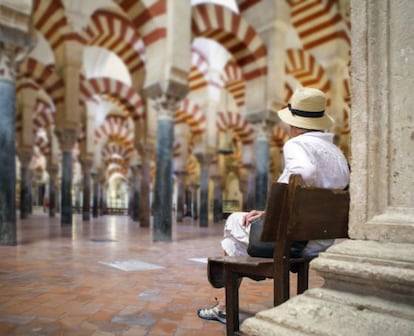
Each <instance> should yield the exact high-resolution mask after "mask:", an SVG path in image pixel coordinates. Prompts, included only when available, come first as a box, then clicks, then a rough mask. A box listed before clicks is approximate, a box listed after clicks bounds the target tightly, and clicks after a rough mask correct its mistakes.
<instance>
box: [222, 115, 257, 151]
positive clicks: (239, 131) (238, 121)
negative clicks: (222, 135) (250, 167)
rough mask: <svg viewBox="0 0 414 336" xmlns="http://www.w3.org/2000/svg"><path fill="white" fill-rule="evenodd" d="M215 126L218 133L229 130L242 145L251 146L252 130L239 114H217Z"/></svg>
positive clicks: (252, 139)
mask: <svg viewBox="0 0 414 336" xmlns="http://www.w3.org/2000/svg"><path fill="white" fill-rule="evenodd" d="M216 126H217V129H218V130H219V132H225V131H226V130H231V131H232V132H233V133H234V134H235V135H236V137H237V138H238V139H239V140H240V142H241V143H242V144H243V145H248V144H251V143H253V141H254V137H253V135H254V131H253V128H252V127H251V126H250V124H249V123H248V122H247V120H246V119H245V118H244V117H243V116H242V115H241V114H239V113H233V112H231V111H227V112H218V114H217V122H216Z"/></svg>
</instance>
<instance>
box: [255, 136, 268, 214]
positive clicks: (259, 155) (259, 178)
mask: <svg viewBox="0 0 414 336" xmlns="http://www.w3.org/2000/svg"><path fill="white" fill-rule="evenodd" d="M268 185H269V140H268V139H267V137H266V135H265V134H261V135H259V137H258V139H257V143H256V206H255V208H256V209H257V210H264V208H265V207H266V198H267V190H268Z"/></svg>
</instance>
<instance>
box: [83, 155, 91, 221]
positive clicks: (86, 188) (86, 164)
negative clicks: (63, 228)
mask: <svg viewBox="0 0 414 336" xmlns="http://www.w3.org/2000/svg"><path fill="white" fill-rule="evenodd" d="M81 166H82V174H83V200H82V220H84V221H89V220H90V219H91V213H90V202H91V168H92V159H88V158H86V159H81Z"/></svg>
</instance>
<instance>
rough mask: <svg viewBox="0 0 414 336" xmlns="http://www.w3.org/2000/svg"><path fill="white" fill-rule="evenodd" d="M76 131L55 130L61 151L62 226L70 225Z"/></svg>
mask: <svg viewBox="0 0 414 336" xmlns="http://www.w3.org/2000/svg"><path fill="white" fill-rule="evenodd" d="M76 133H77V132H76V130H73V129H56V135H57V137H58V139H59V144H60V148H61V150H62V176H61V180H62V182H61V195H62V196H61V216H60V222H61V224H62V225H72V149H73V146H74V144H75V141H76Z"/></svg>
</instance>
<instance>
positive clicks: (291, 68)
mask: <svg viewBox="0 0 414 336" xmlns="http://www.w3.org/2000/svg"><path fill="white" fill-rule="evenodd" d="M285 67H286V74H287V75H291V76H293V77H294V78H296V79H297V80H298V81H299V82H300V83H301V84H302V86H310V87H314V88H317V89H319V90H321V91H323V92H328V91H329V89H330V82H329V79H328V77H327V76H326V74H325V70H324V69H323V68H322V66H320V65H319V64H318V62H317V61H316V59H315V58H314V57H313V56H312V55H311V54H310V53H308V52H307V51H305V50H303V49H289V50H287V51H286V66H285Z"/></svg>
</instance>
